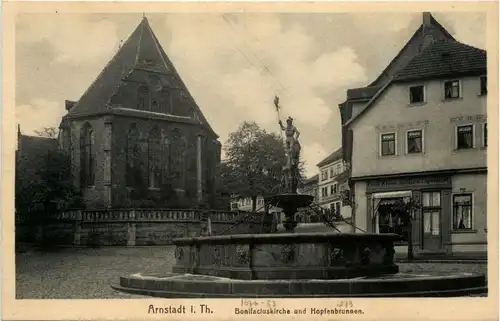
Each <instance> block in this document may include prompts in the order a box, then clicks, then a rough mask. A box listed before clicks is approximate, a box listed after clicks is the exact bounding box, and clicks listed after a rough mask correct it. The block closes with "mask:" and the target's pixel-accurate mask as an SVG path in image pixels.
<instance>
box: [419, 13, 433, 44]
mask: <svg viewBox="0 0 500 321" xmlns="http://www.w3.org/2000/svg"><path fill="white" fill-rule="evenodd" d="M433 28H434V26H433V25H432V15H431V13H430V12H424V13H422V42H421V44H420V48H419V52H422V51H423V50H424V49H425V48H426V47H428V46H429V45H430V44H432V43H434V40H435V39H434V36H433V35H432V32H431V30H432V29H433Z"/></svg>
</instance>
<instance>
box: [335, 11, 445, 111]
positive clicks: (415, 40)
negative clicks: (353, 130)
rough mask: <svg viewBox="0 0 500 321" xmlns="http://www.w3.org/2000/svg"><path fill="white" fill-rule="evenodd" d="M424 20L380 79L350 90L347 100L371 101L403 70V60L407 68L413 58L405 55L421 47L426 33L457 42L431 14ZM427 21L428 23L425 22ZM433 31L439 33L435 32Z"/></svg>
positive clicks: (425, 16)
mask: <svg viewBox="0 0 500 321" xmlns="http://www.w3.org/2000/svg"><path fill="white" fill-rule="evenodd" d="M423 18H424V21H423V23H422V24H421V25H420V26H419V28H418V29H417V30H416V31H415V32H414V33H413V35H412V36H411V37H410V39H409V40H408V41H407V42H406V43H405V45H404V46H403V47H402V48H401V50H400V51H399V52H398V54H397V55H396V56H395V57H394V58H393V59H392V60H391V62H390V63H389V64H388V65H387V67H385V69H384V70H383V71H382V72H381V73H380V74H379V75H378V77H377V78H376V79H375V80H374V81H373V82H372V83H371V84H369V85H368V86H367V87H361V88H353V89H348V90H347V100H349V101H352V100H369V99H371V98H372V97H373V96H374V95H375V94H376V93H377V92H378V91H379V90H380V89H381V88H382V87H383V86H384V85H386V84H387V82H388V81H390V80H391V79H392V78H393V77H394V75H395V74H396V73H397V72H398V71H399V70H400V69H401V68H397V67H398V66H397V64H398V63H401V60H402V59H403V64H402V67H403V68H404V67H405V66H406V64H405V63H404V60H405V59H408V58H411V57H405V53H407V51H408V50H409V49H411V47H417V46H420V42H421V41H423V37H424V36H425V34H426V33H432V34H433V36H434V37H437V39H438V40H451V41H453V40H455V39H454V38H453V36H452V35H451V34H450V33H449V32H448V31H447V30H446V29H445V28H444V27H443V26H442V25H441V24H440V23H439V22H438V21H437V20H436V19H434V17H433V16H432V15H431V14H430V13H428V12H424V13H423ZM426 19H427V20H428V21H425V20H426ZM433 30H434V31H437V32H433ZM410 51H411V50H410ZM342 105H343V104H340V105H339V106H342Z"/></svg>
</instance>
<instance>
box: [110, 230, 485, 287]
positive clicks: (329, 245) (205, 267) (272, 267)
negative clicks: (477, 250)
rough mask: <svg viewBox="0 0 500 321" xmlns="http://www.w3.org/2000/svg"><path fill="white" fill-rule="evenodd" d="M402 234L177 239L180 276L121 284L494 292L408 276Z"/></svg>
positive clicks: (477, 281)
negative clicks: (401, 259) (397, 245)
mask: <svg viewBox="0 0 500 321" xmlns="http://www.w3.org/2000/svg"><path fill="white" fill-rule="evenodd" d="M395 240H399V236H398V235H395V234H369V233H363V234H361V233H359V234H348V233H345V234H344V233H332V232H329V233H300V234H299V233H285V234H255V235H254V234H243V235H224V236H210V237H193V238H181V239H176V240H174V244H175V245H176V250H175V257H176V263H175V265H174V267H173V268H172V272H165V273H160V274H158V275H149V276H142V275H140V274H136V275H131V276H129V277H121V278H120V283H119V284H114V285H112V287H113V288H114V289H116V290H119V291H124V292H129V293H135V294H142V295H150V296H158V297H384V296H388V297H398V296H399V297H410V296H461V295H467V294H472V293H483V292H485V291H486V286H485V284H486V281H485V276H484V275H476V274H467V273H456V274H452V275H447V274H446V275H444V274H440V273H426V274H420V275H417V274H402V273H398V272H399V268H398V266H397V265H396V264H394V241H395Z"/></svg>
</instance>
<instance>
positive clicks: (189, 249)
mask: <svg viewBox="0 0 500 321" xmlns="http://www.w3.org/2000/svg"><path fill="white" fill-rule="evenodd" d="M398 239H399V236H397V235H395V234H368V233H367V234H343V233H342V234H341V233H334V232H327V233H300V234H299V233H282V234H240V235H224V236H210V237H193V238H182V239H176V240H174V244H175V245H176V250H175V255H176V264H175V266H174V267H173V269H172V271H173V272H174V273H190V274H202V275H212V276H219V277H228V278H235V279H242V280H256V279H263V280H281V279H307V278H316V279H336V278H353V277H360V276H377V275H385V274H394V273H397V272H398V267H397V265H395V264H394V262H393V258H394V245H393V243H394V241H395V240H398Z"/></svg>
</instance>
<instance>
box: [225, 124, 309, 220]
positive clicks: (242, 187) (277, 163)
mask: <svg viewBox="0 0 500 321" xmlns="http://www.w3.org/2000/svg"><path fill="white" fill-rule="evenodd" d="M224 152H225V156H226V157H225V159H224V160H223V161H222V164H221V178H222V184H223V188H224V190H225V191H227V192H229V193H231V194H233V195H237V196H238V197H241V198H246V197H251V198H252V200H253V210H255V207H256V206H255V203H256V202H255V200H256V198H257V197H258V196H264V197H265V196H268V195H270V194H272V193H273V192H276V188H277V187H278V186H279V185H280V184H281V178H282V175H281V173H282V168H283V165H284V164H285V163H286V154H285V145H284V142H283V140H282V139H281V138H280V137H279V136H278V135H277V134H275V133H268V132H266V131H265V130H263V129H261V128H260V127H259V126H258V125H257V124H256V123H255V122H244V123H243V124H241V125H240V127H239V128H238V130H236V131H235V132H233V133H231V134H230V135H229V139H228V141H227V143H226V145H225V146H224ZM301 168H302V167H301Z"/></svg>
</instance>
